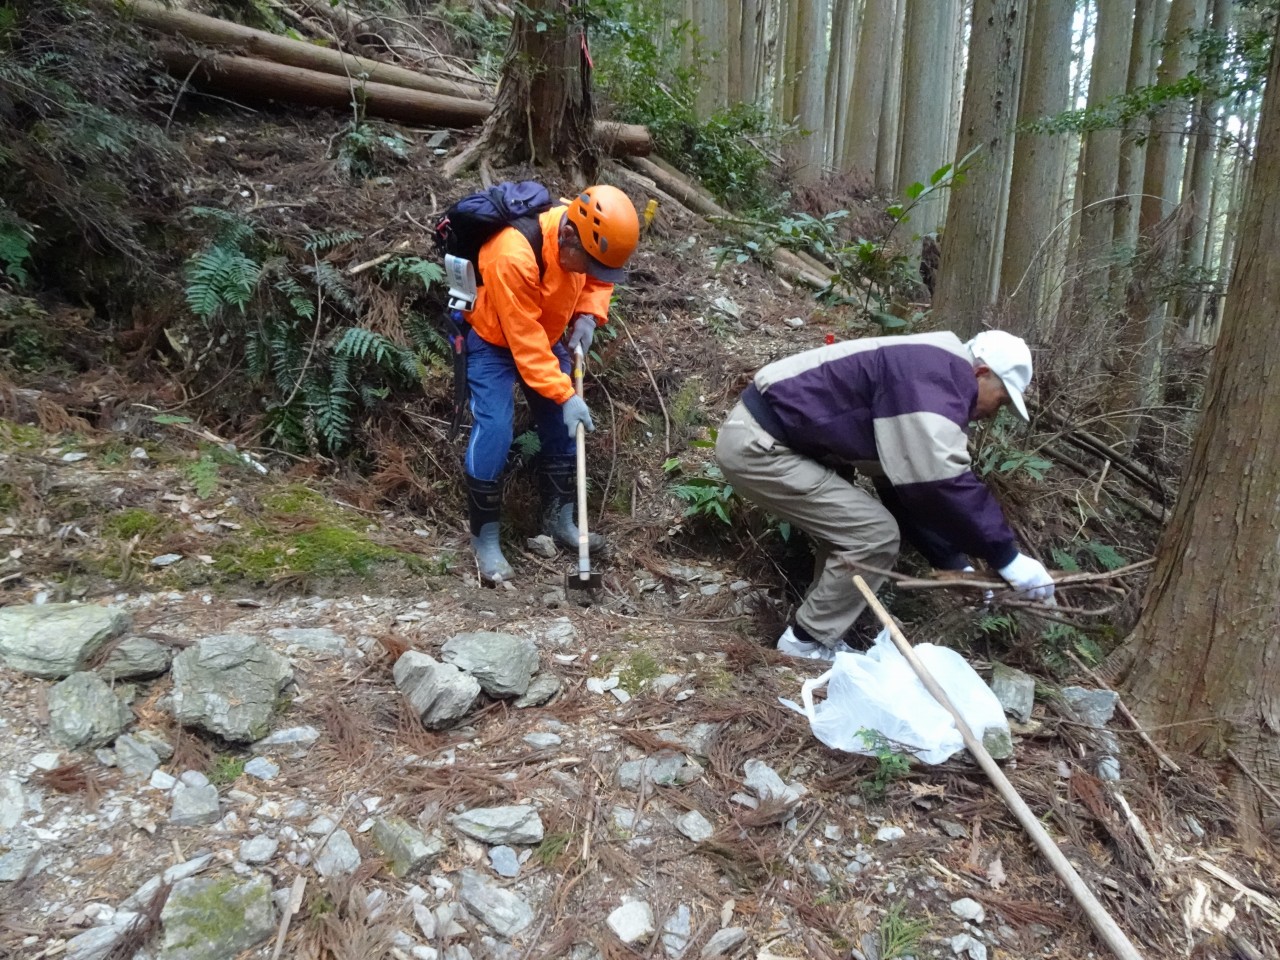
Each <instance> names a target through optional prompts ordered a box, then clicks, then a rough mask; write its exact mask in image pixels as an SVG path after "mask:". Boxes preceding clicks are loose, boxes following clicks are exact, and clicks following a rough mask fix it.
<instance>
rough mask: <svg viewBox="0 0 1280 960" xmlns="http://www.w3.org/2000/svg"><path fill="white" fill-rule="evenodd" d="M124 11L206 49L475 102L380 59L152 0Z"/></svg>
mask: <svg viewBox="0 0 1280 960" xmlns="http://www.w3.org/2000/svg"><path fill="white" fill-rule="evenodd" d="M124 9H125V11H127V13H128V14H129V15H131V16H132V17H133V19H134V21H135V22H137V23H140V24H142V25H143V26H145V27H150V28H151V29H153V30H158V31H160V32H161V33H167V34H170V35H172V36H177V37H183V38H185V39H187V40H190V41H192V42H194V43H200V44H205V45H207V46H213V47H230V48H233V49H235V50H237V51H239V52H242V53H248V54H251V55H253V56H256V57H262V58H264V59H266V60H271V61H273V62H275V63H280V64H284V65H286V66H291V67H301V68H304V69H307V70H315V71H317V72H320V73H327V74H330V75H332V76H337V77H344V78H346V77H356V78H359V77H360V76H361V75H362V74H363V75H364V76H365V77H367V78H368V79H369V80H372V81H375V82H377V83H385V84H391V85H393V86H397V87H404V88H406V89H409V90H421V91H423V92H424V93H435V94H443V95H445V96H451V97H460V98H462V99H468V100H470V99H475V98H476V97H477V91H476V89H475V88H474V87H469V86H467V85H466V84H463V83H458V82H456V81H453V80H444V79H441V78H439V77H429V76H426V75H425V74H422V73H418V72H417V71H414V70H406V69H405V68H404V67H397V66H395V65H393V64H389V63H383V62H382V61H380V60H370V59H369V58H368V57H357V56H352V55H351V54H346V53H343V52H341V51H340V50H330V49H328V48H327V47H318V46H316V45H315V44H313V43H304V42H302V41H300V40H291V39H290V38H288V37H280V36H276V35H275V34H274V33H267V32H266V31H264V30H255V29H253V28H252V27H245V26H241V25H240V24H238V23H231V22H230V21H227V20H219V19H218V18H217V17H207V16H205V15H204V14H201V13H192V12H190V11H188V10H175V9H170V8H168V7H165V6H163V5H161V4H159V3H153V2H152V0H132V2H131V3H129V4H128V5H127V6H126V7H125V8H124ZM486 106H487V108H486V109H484V110H483V111H482V112H481V114H480V116H481V119H483V118H484V117H485V116H487V115H488V112H489V110H488V108H491V107H492V104H487V105H486Z"/></svg>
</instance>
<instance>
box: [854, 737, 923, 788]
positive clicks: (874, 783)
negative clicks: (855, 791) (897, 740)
mask: <svg viewBox="0 0 1280 960" xmlns="http://www.w3.org/2000/svg"><path fill="white" fill-rule="evenodd" d="M858 736H859V738H861V740H862V742H863V744H864V745H865V746H866V748H867V749H868V750H871V751H872V754H873V756H874V757H875V761H876V768H875V770H873V771H872V773H871V777H870V779H868V780H863V781H862V783H861V784H859V788H860V789H861V791H862V795H863V796H865V797H866V798H867V799H869V800H879V799H880V798H881V797H883V796H884V795H885V792H886V791H887V790H888V789H889V784H891V783H893V781H895V780H899V779H901V778H902V777H905V776H906V775H907V774H908V773H910V772H911V758H910V757H908V756H907V755H906V754H905V753H902V752H901V751H899V750H898V748H897V747H896V746H895V745H894V744H893V743H892V742H890V741H889V740H888V739H887V738H886V737H885V736H884V734H882V733H879V732H878V731H876V730H866V729H863V730H859V731H858Z"/></svg>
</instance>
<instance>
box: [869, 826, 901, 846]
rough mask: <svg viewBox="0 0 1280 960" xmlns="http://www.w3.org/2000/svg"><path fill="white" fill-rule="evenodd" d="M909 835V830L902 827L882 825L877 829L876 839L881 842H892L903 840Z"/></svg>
mask: <svg viewBox="0 0 1280 960" xmlns="http://www.w3.org/2000/svg"><path fill="white" fill-rule="evenodd" d="M906 835H907V831H905V830H903V829H902V828H901V827H881V828H880V829H879V830H877V831H876V839H877V840H879V841H880V842H881V843H892V842H893V841H894V840H901V839H902V838H903V837H905V836H906Z"/></svg>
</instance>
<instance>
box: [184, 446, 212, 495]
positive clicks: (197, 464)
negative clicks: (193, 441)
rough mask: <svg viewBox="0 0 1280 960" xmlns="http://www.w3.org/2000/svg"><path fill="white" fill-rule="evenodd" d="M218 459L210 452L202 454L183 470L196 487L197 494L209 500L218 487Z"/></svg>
mask: <svg viewBox="0 0 1280 960" xmlns="http://www.w3.org/2000/svg"><path fill="white" fill-rule="evenodd" d="M218 469H219V465H218V461H217V459H216V458H214V457H212V456H210V455H209V454H208V453H205V454H202V455H201V456H200V459H199V460H196V461H194V462H192V463H189V464H188V465H187V467H186V469H185V470H184V471H183V473H184V474H186V477H187V480H188V481H190V483H191V485H192V486H194V487H195V488H196V496H197V497H199V498H200V499H201V500H207V499H208V498H209V497H211V496H213V494H214V492H215V491H217V489H218Z"/></svg>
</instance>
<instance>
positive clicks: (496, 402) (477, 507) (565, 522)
mask: <svg viewBox="0 0 1280 960" xmlns="http://www.w3.org/2000/svg"><path fill="white" fill-rule="evenodd" d="M538 223H539V226H540V227H541V233H542V249H541V257H540V258H539V257H537V256H535V254H534V250H533V247H532V245H531V241H530V240H527V239H526V238H525V237H524V236H523V235H522V234H521V233H520V232H519V231H518V230H516V229H514V228H511V227H508V228H505V229H503V230H500V231H498V232H497V233H496V234H495V235H494V236H493V237H491V238H490V239H489V240H488V241H487V242H486V243H485V244H484V245H483V246H482V247H481V248H480V255H479V258H478V266H479V272H480V278H481V286H480V288H479V293H478V296H477V298H476V303H475V307H474V309H473V310H472V312H471V314H470V316H469V317H468V320H469V321H470V326H471V328H470V331H469V332H468V334H467V385H468V387H469V388H470V391H471V416H472V427H471V436H470V438H469V440H468V442H467V455H466V474H467V490H468V495H469V496H468V501H469V507H470V521H471V546H472V549H473V550H474V551H475V555H476V561H477V564H478V566H479V569H480V576H481V577H482V578H484V579H486V580H491V581H498V580H509V579H510V578H511V576H512V569H511V564H509V563H508V562H507V560H506V558H505V557H504V556H503V555H502V547H501V545H500V543H499V521H500V518H501V512H502V470H503V467H504V466H505V465H506V462H507V453H508V450H509V449H510V447H511V439H512V434H513V421H514V416H515V402H514V396H513V390H512V388H513V387H514V386H515V385H516V384H517V383H519V384H520V386H521V387H522V389H523V391H524V395H525V399H526V400H527V401H528V403H529V408H530V410H531V411H532V413H533V418H534V425H535V429H536V430H537V432H538V439H539V441H540V444H541V452H540V468H541V469H540V476H539V487H540V489H541V494H542V518H541V519H542V529H543V532H544V533H547V534H548V535H550V536H551V537H552V538H553V539H554V540H555V541H556V543H558V544H560V545H562V546H565V547H569V548H576V547H577V544H578V528H577V524H576V523H575V522H574V501H575V497H574V480H575V452H574V436H575V434H576V431H577V426H578V424H579V423H581V424H583V425H584V427H585V428H586V429H587V430H588V431H591V430H594V429H595V424H594V423H593V422H592V420H591V411H590V410H589V409H588V408H587V404H586V401H584V400H583V399H582V398H581V397H579V396H578V395H577V394H576V393H575V392H574V388H573V380H572V379H571V378H570V375H569V371H570V369H571V365H572V359H571V357H572V351H573V349H574V347H576V346H581V347H582V352H583V353H584V354H585V353H586V352H587V351H588V350H590V349H591V340H592V337H593V336H594V335H595V330H596V327H597V326H599V325H601V324H603V323H604V322H605V321H606V320H607V319H608V316H609V299H610V297H611V296H612V294H613V285H614V284H615V283H623V282H625V281H626V270H625V267H626V263H627V261H628V260H629V259H630V257H631V254H632V253H634V252H635V249H636V245H637V243H638V242H639V239H640V221H639V218H638V217H637V216H636V208H635V206H634V205H633V204H632V203H631V201H630V200H629V199H628V198H627V195H626V194H625V193H623V192H622V191H621V190H619V189H618V188H617V187H610V186H594V187H589V188H588V189H586V190H585V191H583V192H582V193H581V194H579V195H578V196H577V197H575V198H574V199H573V200H568V201H565V202H564V203H563V204H562V205H560V206H555V207H552V208H551V209H550V210H548V211H547V212H545V213H543V214H540V215H539V216H538ZM539 259H540V260H541V265H542V271H541V274H540V273H539ZM566 334H567V338H566ZM562 338H565V339H567V343H566V342H565V339H562ZM591 540H592V541H593V542H592V544H591V547H592V549H593V550H595V549H599V548H600V547H602V546H603V540H602V539H601V538H599V537H598V536H597V535H596V534H594V533H593V534H591Z"/></svg>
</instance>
